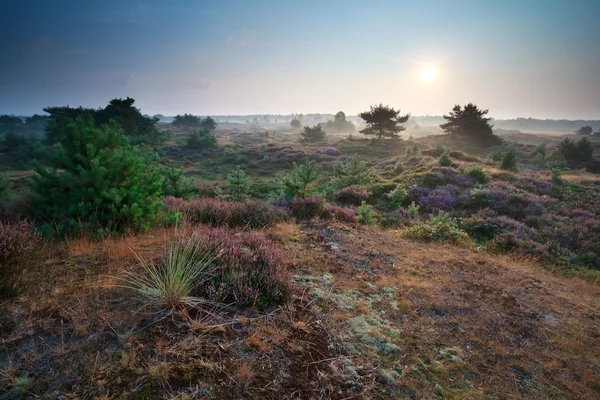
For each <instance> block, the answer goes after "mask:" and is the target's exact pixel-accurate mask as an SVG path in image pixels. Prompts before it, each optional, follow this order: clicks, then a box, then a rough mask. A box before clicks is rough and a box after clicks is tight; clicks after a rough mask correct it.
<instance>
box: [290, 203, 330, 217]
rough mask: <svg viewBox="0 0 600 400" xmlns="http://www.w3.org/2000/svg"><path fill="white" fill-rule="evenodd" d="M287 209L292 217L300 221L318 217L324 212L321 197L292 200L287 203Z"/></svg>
mask: <svg viewBox="0 0 600 400" xmlns="http://www.w3.org/2000/svg"><path fill="white" fill-rule="evenodd" d="M287 209H288V211H289V213H290V215H291V216H292V217H294V218H296V219H297V220H300V221H305V220H310V219H313V218H316V217H320V216H321V215H322V214H323V212H324V211H325V210H326V208H325V202H324V201H323V199H322V198H321V197H307V198H305V199H298V198H296V199H293V200H292V201H290V202H289V204H288V206H287Z"/></svg>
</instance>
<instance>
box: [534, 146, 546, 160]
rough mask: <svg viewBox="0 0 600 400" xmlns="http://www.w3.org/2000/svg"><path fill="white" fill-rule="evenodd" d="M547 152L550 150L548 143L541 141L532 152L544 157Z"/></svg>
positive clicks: (535, 155)
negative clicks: (547, 146)
mask: <svg viewBox="0 0 600 400" xmlns="http://www.w3.org/2000/svg"><path fill="white" fill-rule="evenodd" d="M547 152H548V150H547V148H546V143H541V144H539V145H538V146H537V147H536V148H535V150H533V153H531V155H532V156H534V157H537V156H540V157H541V158H542V159H544V158H546V154H547Z"/></svg>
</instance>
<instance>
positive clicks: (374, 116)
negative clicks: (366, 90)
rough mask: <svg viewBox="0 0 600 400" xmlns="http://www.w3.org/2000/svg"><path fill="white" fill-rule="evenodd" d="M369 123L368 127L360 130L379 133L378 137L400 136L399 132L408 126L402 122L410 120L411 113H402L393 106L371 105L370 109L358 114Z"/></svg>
mask: <svg viewBox="0 0 600 400" xmlns="http://www.w3.org/2000/svg"><path fill="white" fill-rule="evenodd" d="M358 116H359V117H361V118H362V119H363V120H365V122H366V123H367V127H366V128H365V129H363V130H361V131H360V133H362V134H363V135H377V138H378V139H381V138H382V137H384V136H385V137H392V138H393V137H398V134H399V133H400V132H402V131H403V130H405V129H406V128H405V127H404V126H402V124H404V123H406V121H408V118H409V117H410V115H409V114H406V115H402V116H401V115H400V110H394V109H393V108H392V107H389V106H384V105H383V104H379V105H378V106H371V110H370V111H365V112H362V113H360V114H359V115H358Z"/></svg>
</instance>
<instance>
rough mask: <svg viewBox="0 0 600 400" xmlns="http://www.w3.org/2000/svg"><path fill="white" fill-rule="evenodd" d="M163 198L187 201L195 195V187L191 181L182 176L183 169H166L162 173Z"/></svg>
mask: <svg viewBox="0 0 600 400" xmlns="http://www.w3.org/2000/svg"><path fill="white" fill-rule="evenodd" d="M162 172H163V175H164V178H163V189H162V190H163V196H173V197H181V198H182V199H186V200H187V199H189V198H191V197H193V196H194V194H195V193H196V186H194V181H193V180H192V179H189V178H186V177H185V176H184V175H183V167H181V168H178V169H177V168H173V167H170V168H166V169H164V170H163V171H162Z"/></svg>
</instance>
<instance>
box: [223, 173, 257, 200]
mask: <svg viewBox="0 0 600 400" xmlns="http://www.w3.org/2000/svg"><path fill="white" fill-rule="evenodd" d="M251 185H252V181H251V180H250V178H248V176H247V175H246V173H245V172H244V170H243V169H241V168H240V167H237V168H236V169H234V170H233V171H231V173H230V174H229V175H227V186H228V191H229V193H227V194H224V195H221V196H220V197H222V198H224V199H227V200H236V201H240V200H246V199H247V198H248V197H250V186H251Z"/></svg>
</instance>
